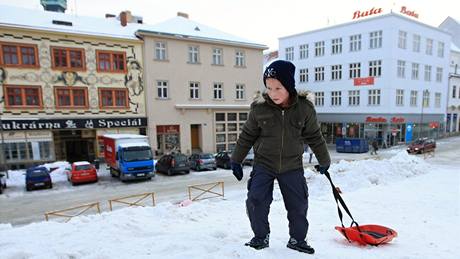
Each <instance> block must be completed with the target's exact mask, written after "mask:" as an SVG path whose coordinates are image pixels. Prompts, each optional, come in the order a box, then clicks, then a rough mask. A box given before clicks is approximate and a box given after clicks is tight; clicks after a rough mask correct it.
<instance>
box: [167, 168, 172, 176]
mask: <svg viewBox="0 0 460 259" xmlns="http://www.w3.org/2000/svg"><path fill="white" fill-rule="evenodd" d="M171 175H172V172H171V168H169V169H168V176H171Z"/></svg>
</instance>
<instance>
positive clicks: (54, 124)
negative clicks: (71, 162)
mask: <svg viewBox="0 0 460 259" xmlns="http://www.w3.org/2000/svg"><path fill="white" fill-rule="evenodd" d="M1 126H2V129H3V130H5V131H8V130H59V129H60V130H71V129H100V128H107V129H110V128H128V127H136V128H137V127H146V126H147V118H110V119H56V120H54V119H49V120H47V119H37V120H2V121H1Z"/></svg>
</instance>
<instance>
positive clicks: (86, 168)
mask: <svg viewBox="0 0 460 259" xmlns="http://www.w3.org/2000/svg"><path fill="white" fill-rule="evenodd" d="M90 169H91V165H89V164H88V165H77V166H75V170H77V171H81V170H90Z"/></svg>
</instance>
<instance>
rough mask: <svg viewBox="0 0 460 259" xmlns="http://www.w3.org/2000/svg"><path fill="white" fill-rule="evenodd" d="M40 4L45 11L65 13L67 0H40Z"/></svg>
mask: <svg viewBox="0 0 460 259" xmlns="http://www.w3.org/2000/svg"><path fill="white" fill-rule="evenodd" d="M40 4H41V5H42V6H43V9H45V11H51V12H57V13H65V10H66V9H67V0H40Z"/></svg>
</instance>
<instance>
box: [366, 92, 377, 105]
mask: <svg viewBox="0 0 460 259" xmlns="http://www.w3.org/2000/svg"><path fill="white" fill-rule="evenodd" d="M368 91H369V92H368V93H369V96H368V97H369V100H368V104H369V105H380V89H371V90H368Z"/></svg>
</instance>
